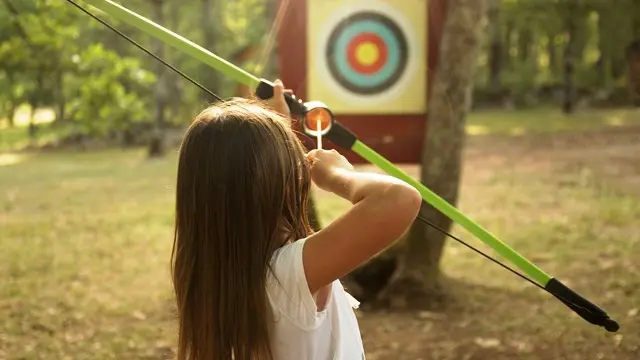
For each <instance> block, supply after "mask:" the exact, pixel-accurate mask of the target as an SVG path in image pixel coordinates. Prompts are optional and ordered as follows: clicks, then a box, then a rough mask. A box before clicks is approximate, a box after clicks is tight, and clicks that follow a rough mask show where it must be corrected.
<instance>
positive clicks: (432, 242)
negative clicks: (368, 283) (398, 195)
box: [378, 0, 487, 307]
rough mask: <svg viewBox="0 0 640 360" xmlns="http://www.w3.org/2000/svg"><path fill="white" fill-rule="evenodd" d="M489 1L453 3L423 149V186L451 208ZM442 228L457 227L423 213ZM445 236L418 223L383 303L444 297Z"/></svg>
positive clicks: (427, 208)
mask: <svg viewBox="0 0 640 360" xmlns="http://www.w3.org/2000/svg"><path fill="white" fill-rule="evenodd" d="M486 10H487V2H486V0H452V1H450V2H449V4H448V15H447V18H446V21H445V24H444V31H443V38H442V43H441V48H440V61H439V66H438V68H437V69H436V73H435V77H434V83H433V89H432V94H431V98H430V100H429V106H428V109H429V110H428V111H429V122H428V124H429V125H428V131H427V133H426V135H425V142H424V147H423V150H422V171H421V181H422V182H423V183H424V184H425V185H426V186H427V187H429V188H430V189H431V190H433V191H434V192H435V193H437V194H438V195H440V196H441V197H443V198H444V199H445V200H447V201H448V202H450V203H451V204H454V205H455V204H456V201H457V198H458V185H459V182H460V172H461V162H462V150H463V147H464V141H465V117H466V114H467V112H468V111H469V109H470V107H471V97H472V89H473V79H474V73H475V70H476V56H477V52H478V49H479V46H480V42H481V40H482V39H481V37H482V35H483V33H484V31H483V25H484V18H485V16H486ZM420 214H421V215H422V217H424V218H426V219H428V220H429V221H431V222H432V223H434V224H436V225H437V226H439V227H440V228H442V229H445V230H447V229H450V228H451V225H452V222H451V220H450V219H449V218H448V217H446V216H444V215H443V214H442V213H440V212H439V211H437V210H435V209H434V208H432V207H431V206H428V205H424V206H423V207H422V209H421V211H420ZM444 242H445V237H444V235H443V234H442V233H440V232H438V231H437V230H435V229H434V228H432V227H428V226H427V225H426V224H424V223H422V222H420V221H416V222H415V223H414V224H413V226H412V227H411V229H410V231H409V234H408V237H407V239H406V242H405V244H404V247H403V248H402V251H401V252H400V254H399V255H398V263H397V268H396V270H395V273H394V274H393V276H392V277H391V279H390V282H389V284H388V285H387V287H386V288H385V289H384V290H383V291H382V292H381V294H380V296H379V299H378V300H379V301H380V303H381V304H384V305H389V306H391V307H420V306H425V305H427V306H428V305H429V304H430V303H433V301H434V300H437V299H438V298H439V295H441V294H442V293H443V291H442V290H443V289H442V287H441V286H440V279H441V276H440V275H441V274H440V267H439V264H440V258H441V257H442V252H443V246H444Z"/></svg>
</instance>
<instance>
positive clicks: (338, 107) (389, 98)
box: [306, 0, 427, 115]
mask: <svg viewBox="0 0 640 360" xmlns="http://www.w3.org/2000/svg"><path fill="white" fill-rule="evenodd" d="M426 2H427V0H401V1H398V0H395V1H392V0H355V1H354V0H351V1H345V0H307V9H306V12H307V14H306V15H307V16H306V18H307V31H306V36H307V39H306V40H307V41H306V52H307V54H306V55H307V56H306V58H307V76H308V79H307V81H308V82H307V97H308V98H311V99H321V100H322V101H323V102H324V103H326V104H327V105H328V106H329V107H330V108H331V109H332V110H333V112H334V113H336V114H338V115H340V114H403V115H404V114H406V115H411V114H425V113H426V98H427V94H426V89H427V73H426V65H427V61H426V60H425V59H426V58H427V50H426V48H427V46H426V44H427V40H426V39H427V12H426V11H424V9H425V8H426V6H427V3H426Z"/></svg>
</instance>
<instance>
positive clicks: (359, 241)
mask: <svg viewBox="0 0 640 360" xmlns="http://www.w3.org/2000/svg"><path fill="white" fill-rule="evenodd" d="M310 157H311V158H312V161H314V164H313V166H312V169H311V174H312V178H313V180H314V182H315V183H316V184H317V185H318V186H319V187H320V188H323V189H324V190H327V191H331V192H333V193H335V194H336V195H338V196H340V197H342V198H344V199H346V200H349V201H351V203H353V204H354V206H353V207H352V208H351V209H350V210H349V211H348V212H347V213H346V214H344V215H342V216H341V217H339V218H338V219H336V220H335V221H333V222H332V223H331V224H329V225H328V226H327V227H325V228H324V229H322V230H320V231H319V232H317V233H316V234H314V235H312V236H310V237H309V238H308V239H307V240H306V243H305V245H304V250H303V264H304V270H305V275H306V278H307V283H308V285H309V290H310V291H311V293H315V292H316V291H318V290H319V289H321V288H323V287H325V286H326V285H329V284H330V283H332V282H333V281H334V280H336V279H339V278H341V277H343V276H345V275H346V274H348V273H349V272H351V271H352V270H354V269H355V268H357V267H358V266H360V265H361V264H363V263H364V262H366V261H367V260H369V259H370V258H371V257H373V256H374V255H376V254H377V253H379V252H380V251H382V250H384V249H385V248H386V247H387V246H389V245H390V244H391V243H393V242H395V241H396V240H398V239H399V238H400V236H401V235H402V234H403V233H404V232H405V231H406V230H407V229H408V228H409V226H410V225H411V223H412V222H413V221H414V219H415V218H416V216H417V215H418V211H419V210H420V206H421V203H422V197H421V196H420V193H419V192H418V191H417V190H416V189H415V188H413V187H412V186H410V185H409V184H407V183H405V182H403V181H401V180H399V179H396V178H394V177H391V176H387V175H381V174H373V173H363V172H356V171H355V170H353V167H352V166H351V165H350V164H349V163H348V162H347V161H346V159H345V158H344V157H342V156H341V155H339V154H338V153H337V152H335V151H323V150H315V151H313V152H311V153H310Z"/></svg>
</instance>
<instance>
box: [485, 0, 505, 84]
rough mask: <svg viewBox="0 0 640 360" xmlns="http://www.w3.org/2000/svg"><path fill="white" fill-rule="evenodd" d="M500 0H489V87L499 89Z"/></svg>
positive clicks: (500, 66) (500, 48)
mask: <svg viewBox="0 0 640 360" xmlns="http://www.w3.org/2000/svg"><path fill="white" fill-rule="evenodd" d="M500 3H501V1H500V0H491V2H490V6H489V15H488V20H489V26H490V28H489V37H490V39H491V40H490V41H491V43H490V45H489V88H490V89H491V91H492V92H494V93H497V92H498V91H500V87H501V85H500V72H501V70H502V56H503V55H502V51H503V50H502V32H501V30H502V22H501V21H500Z"/></svg>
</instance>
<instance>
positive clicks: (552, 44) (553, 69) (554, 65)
mask: <svg viewBox="0 0 640 360" xmlns="http://www.w3.org/2000/svg"><path fill="white" fill-rule="evenodd" d="M547 38H548V39H549V42H548V43H547V53H548V54H549V73H550V74H551V79H552V82H555V81H556V79H557V75H558V54H557V52H556V33H555V32H553V31H549V32H548V33H547Z"/></svg>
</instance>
